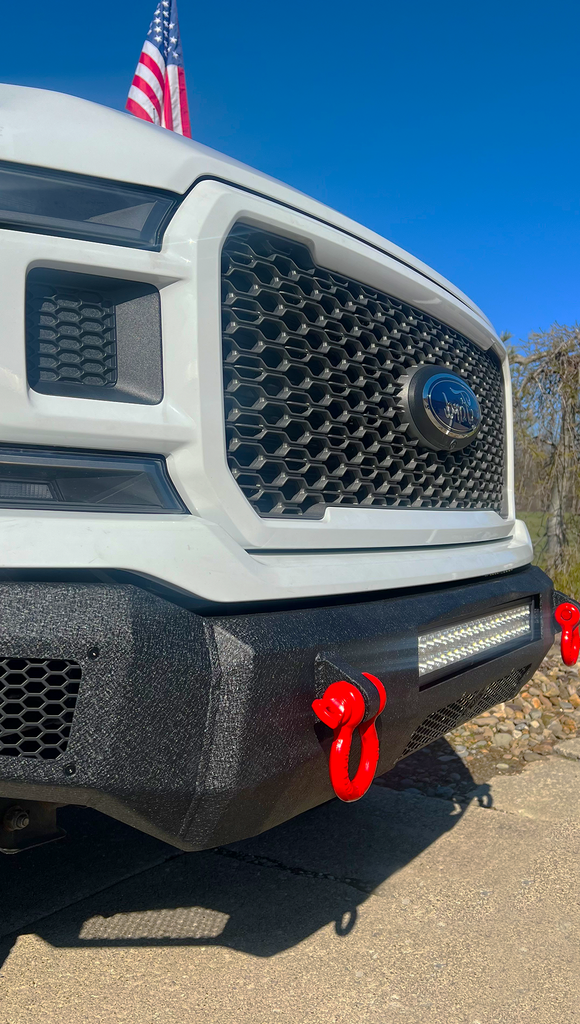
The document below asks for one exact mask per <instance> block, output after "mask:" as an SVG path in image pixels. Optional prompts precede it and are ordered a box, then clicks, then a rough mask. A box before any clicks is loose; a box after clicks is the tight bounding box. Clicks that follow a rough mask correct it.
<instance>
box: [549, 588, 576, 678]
mask: <svg viewBox="0 0 580 1024" xmlns="http://www.w3.org/2000/svg"><path fill="white" fill-rule="evenodd" d="M554 618H555V619H556V622H557V623H558V625H559V626H561V627H562V639H561V640H560V651H561V654H562V661H563V662H564V664H565V665H575V664H576V662H577V661H578V654H579V653H580V631H579V629H578V623H580V609H579V608H577V607H576V605H574V604H571V603H570V602H569V601H564V602H563V603H562V604H559V605H558V607H557V608H556V610H555V612H554Z"/></svg>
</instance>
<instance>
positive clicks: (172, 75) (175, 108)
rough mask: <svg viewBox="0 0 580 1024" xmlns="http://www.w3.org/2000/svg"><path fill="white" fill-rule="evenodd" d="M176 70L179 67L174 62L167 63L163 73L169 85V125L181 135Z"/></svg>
mask: <svg viewBox="0 0 580 1024" xmlns="http://www.w3.org/2000/svg"><path fill="white" fill-rule="evenodd" d="M178 70H179V69H178V68H177V66H176V65H175V64H168V65H167V70H166V72H165V75H166V77H167V82H168V85H169V88H168V90H167V92H168V93H169V98H170V101H171V127H172V128H173V131H174V132H179V134H180V135H183V131H182V130H181V104H180V102H179V75H178Z"/></svg>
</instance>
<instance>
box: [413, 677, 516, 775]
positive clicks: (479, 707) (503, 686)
mask: <svg viewBox="0 0 580 1024" xmlns="http://www.w3.org/2000/svg"><path fill="white" fill-rule="evenodd" d="M529 668H530V666H529V665H526V667H525V668H518V669H514V670H513V672H510V674H509V676H503V677H502V678H501V679H496V680H495V682H493V683H490V684H489V686H486V687H484V689H483V690H477V691H476V692H475V693H464V694H462V696H461V697H459V698H458V699H457V700H455V701H453V704H448V705H447V707H445V708H441V709H440V710H439V711H434V712H433V714H431V715H429V717H428V718H426V719H425V721H424V722H421V725H420V726H419V727H418V728H417V729H415V732H414V733H413V735H412V736H411V739H410V740H409V742H408V744H407V746H406V747H405V749H404V751H403V753H402V754H401V757H400V758H399V760H401V759H402V758H403V757H407V756H408V755H409V754H414V753H415V751H416V750H420V749H421V747H426V746H427V745H428V744H429V743H432V742H433V740H437V739H439V738H440V737H441V736H445V733H447V732H450V731H451V730H452V729H456V728H457V726H459V725H462V724H463V723H464V722H468V721H469V719H470V718H475V716H476V715H480V714H481V713H482V711H488V710H489V708H493V707H494V706H495V705H496V704H501V702H502V701H504V700H511V699H512V697H515V695H516V693H517V692H518V690H519V688H520V683H521V680H522V679H523V678H524V676H525V674H526V672H527V671H528V669H529Z"/></svg>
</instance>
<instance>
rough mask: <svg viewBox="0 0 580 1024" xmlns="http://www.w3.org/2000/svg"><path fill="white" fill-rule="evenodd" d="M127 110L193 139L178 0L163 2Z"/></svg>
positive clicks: (146, 45)
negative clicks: (180, 33)
mask: <svg viewBox="0 0 580 1024" xmlns="http://www.w3.org/2000/svg"><path fill="white" fill-rule="evenodd" d="M127 110H129V111H130V112H131V113H132V114H135V117H141V118H142V119H143V120H144V121H151V122H152V123H153V124H160V125H162V126H163V128H169V130H170V131H172V132H178V134H179V135H187V137H188V139H190V138H191V127H190V124H189V108H188V106H187V89H186V87H185V71H184V70H183V52H182V49H181V37H180V35H179V22H178V20H177V0H159V3H158V4H157V7H156V8H155V14H154V15H153V21H152V22H151V25H150V27H149V31H148V33H147V38H146V39H145V42H144V43H143V49H142V50H141V56H140V58H139V63H138V65H137V68H136V70H135V74H134V76H133V82H132V85H131V88H130V89H129V95H128V97H127Z"/></svg>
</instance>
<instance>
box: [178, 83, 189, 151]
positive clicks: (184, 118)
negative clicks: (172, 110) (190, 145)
mask: <svg viewBox="0 0 580 1024" xmlns="http://www.w3.org/2000/svg"><path fill="white" fill-rule="evenodd" d="M177 75H178V79H179V104H180V107H181V131H182V134H183V135H185V136H186V137H187V138H188V139H190V138H191V123H190V120H189V105H188V102H187V88H186V85H185V71H184V70H183V68H178V69H177Z"/></svg>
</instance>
